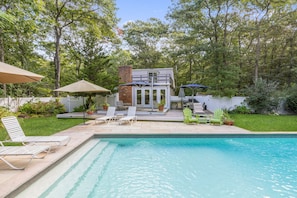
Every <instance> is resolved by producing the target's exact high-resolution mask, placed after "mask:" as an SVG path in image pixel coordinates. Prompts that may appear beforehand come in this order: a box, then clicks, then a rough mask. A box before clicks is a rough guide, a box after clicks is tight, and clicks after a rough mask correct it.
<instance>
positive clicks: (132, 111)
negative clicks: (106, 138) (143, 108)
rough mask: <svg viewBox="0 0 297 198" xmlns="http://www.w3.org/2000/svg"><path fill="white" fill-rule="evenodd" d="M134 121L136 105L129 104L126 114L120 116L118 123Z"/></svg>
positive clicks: (135, 118) (135, 119)
mask: <svg viewBox="0 0 297 198" xmlns="http://www.w3.org/2000/svg"><path fill="white" fill-rule="evenodd" d="M136 121H137V117H136V107H135V106H129V107H128V113H127V116H124V117H122V118H120V119H119V124H123V123H125V122H127V123H129V124H130V125H131V124H132V123H133V122H136Z"/></svg>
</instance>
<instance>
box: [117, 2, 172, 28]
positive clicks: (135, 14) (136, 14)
mask: <svg viewBox="0 0 297 198" xmlns="http://www.w3.org/2000/svg"><path fill="white" fill-rule="evenodd" d="M115 2H116V7H117V8H118V10H117V17H118V18H120V19H121V21H120V22H119V26H120V27H122V26H123V25H124V24H125V23H127V22H128V21H136V20H142V21H147V20H148V19H149V18H151V17H155V18H159V19H161V20H165V15H166V14H167V12H168V7H169V6H170V5H171V0H115Z"/></svg>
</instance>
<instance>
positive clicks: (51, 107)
mask: <svg viewBox="0 0 297 198" xmlns="http://www.w3.org/2000/svg"><path fill="white" fill-rule="evenodd" d="M18 111H19V112H20V113H22V114H28V115H32V114H35V115H46V116H49V115H56V114H59V113H64V112H65V107H64V105H63V104H62V103H60V102H59V100H55V101H49V102H41V101H38V102H36V103H32V102H27V103H25V104H24V105H23V106H20V107H19V109H18Z"/></svg>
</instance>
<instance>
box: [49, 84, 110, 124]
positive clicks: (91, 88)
mask: <svg viewBox="0 0 297 198" xmlns="http://www.w3.org/2000/svg"><path fill="white" fill-rule="evenodd" d="M54 91H60V92H69V93H79V94H82V93H106V92H110V90H108V89H105V88H103V87H100V86H98V85H95V84H93V83H90V82H88V81H85V80H80V81H78V82H75V83H72V84H69V85H66V86H64V87H60V88H58V89H55V90H54ZM84 103H85V102H84V98H83V107H84V106H85V104H84ZM85 111H86V110H85V107H84V115H83V119H84V121H85Z"/></svg>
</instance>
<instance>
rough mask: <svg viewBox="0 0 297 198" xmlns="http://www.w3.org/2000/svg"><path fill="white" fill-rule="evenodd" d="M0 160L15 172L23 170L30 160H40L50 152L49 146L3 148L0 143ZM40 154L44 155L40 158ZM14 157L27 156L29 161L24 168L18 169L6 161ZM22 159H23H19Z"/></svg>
mask: <svg viewBox="0 0 297 198" xmlns="http://www.w3.org/2000/svg"><path fill="white" fill-rule="evenodd" d="M0 145H1V146H0V160H1V161H3V162H4V163H5V164H7V165H8V166H9V167H11V168H12V169H15V170H23V169H25V168H26V167H27V165H28V164H29V163H30V162H31V160H32V159H42V158H44V157H45V156H46V155H47V153H48V152H49V151H50V147H49V146H44V145H43V146H4V145H3V143H2V142H0ZM41 153H44V154H43V155H42V156H40V154H41ZM16 156H29V157H30V158H29V161H28V162H27V163H26V165H25V166H22V167H18V166H16V165H13V164H12V163H11V162H9V161H8V159H7V158H10V157H16ZM20 159H22V160H23V159H24V158H20ZM14 160H15V158H14Z"/></svg>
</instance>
